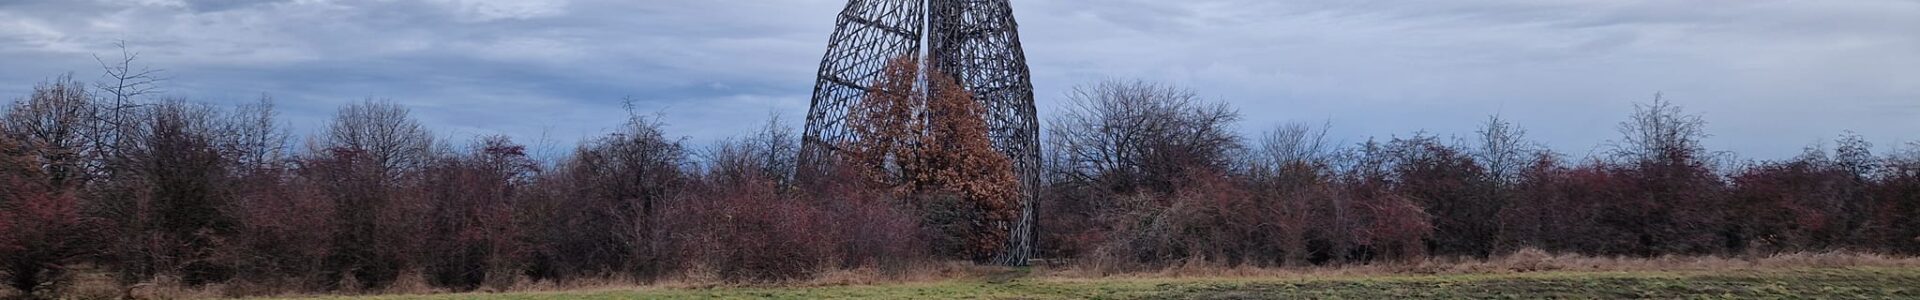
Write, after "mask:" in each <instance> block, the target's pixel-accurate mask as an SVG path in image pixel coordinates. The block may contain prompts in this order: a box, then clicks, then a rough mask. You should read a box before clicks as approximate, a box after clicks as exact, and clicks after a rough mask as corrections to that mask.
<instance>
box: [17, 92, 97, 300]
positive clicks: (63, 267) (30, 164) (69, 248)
mask: <svg viewBox="0 0 1920 300" xmlns="http://www.w3.org/2000/svg"><path fill="white" fill-rule="evenodd" d="M0 128H4V127H0ZM26 153H27V151H23V150H22V149H21V148H20V147H18V146H15V145H14V144H13V143H12V142H11V141H10V139H8V138H5V137H0V228H4V229H6V230H0V279H4V282H5V285H6V286H7V287H9V288H13V289H16V290H19V291H22V292H26V293H28V294H33V293H41V292H45V291H47V290H58V289H59V288H60V285H61V284H63V283H64V282H65V280H66V279H67V278H66V272H67V268H68V267H69V266H71V265H72V264H74V263H78V262H80V261H79V260H80V259H83V258H85V257H86V256H87V255H90V254H93V253H95V252H96V251H97V250H96V249H98V248H96V247H97V245H95V244H92V243H90V242H92V241H93V239H95V238H96V236H95V234H97V232H98V231H97V228H96V225H98V224H97V222H95V221H93V220H92V219H90V218H87V217H85V216H82V215H81V214H80V210H79V207H78V203H77V199H75V198H74V197H73V196H72V195H71V194H70V193H68V192H66V191H63V190H61V189H57V188H54V187H53V186H52V184H50V183H49V182H48V178H46V177H45V176H44V175H42V174H43V173H41V172H40V170H39V169H38V168H36V167H35V165H34V160H33V159H32V157H31V156H29V155H27V154H26Z"/></svg>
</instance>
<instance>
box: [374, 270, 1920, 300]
mask: <svg viewBox="0 0 1920 300" xmlns="http://www.w3.org/2000/svg"><path fill="white" fill-rule="evenodd" d="M634 298H641V299H654V298H658V299H765V298H773V299H820V298H855V299H1249V298H1254V299H1260V298H1314V299H1401V298H1474V299H1489V298H1491V299H1539V298H1560V299H1585V298H1607V299H1613V298H1660V299H1669V298H1683V299H1699V298H1709V299H1719V298H1737V299H1755V298H1760V299H1766V298H1793V299H1800V298H1812V299H1861V298H1865V299H1888V298H1913V299H1920V269H1915V268H1881V267H1857V268H1821V269H1788V270H1766V271H1740V272H1699V271H1693V272H1686V271H1681V272H1563V271H1562V272H1540V273H1514V274H1462V275H1385V276H1333V277H1325V278H1260V277H1234V278H1108V279H1076V278H1029V277H1013V278H1005V277H995V276H989V277H987V278H978V279H968V280H950V281H942V282H929V283H908V284H893V285H876V286H832V287H787V288H754V287H728V288H702V289H662V288H639V289H620V290H601V291H579V292H542V293H513V294H446V295H431V296H383V297H374V298H367V299H634ZM337 299H345V298H337Z"/></svg>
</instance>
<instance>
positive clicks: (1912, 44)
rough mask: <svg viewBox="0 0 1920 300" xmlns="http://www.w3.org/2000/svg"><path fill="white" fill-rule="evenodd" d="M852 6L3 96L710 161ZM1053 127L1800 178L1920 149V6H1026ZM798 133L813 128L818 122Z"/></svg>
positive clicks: (216, 55) (508, 10) (262, 8)
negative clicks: (1119, 111)
mask: <svg viewBox="0 0 1920 300" xmlns="http://www.w3.org/2000/svg"><path fill="white" fill-rule="evenodd" d="M842 4H843V2H842V1H835V0H711V1H614V0H572V1H568V0H539V1H535V0H517V1H516V0H397V1H396V0H335V1H329V0H285V1H231V0H124V1H108V0H79V1H73V0H64V1H43V0H25V1H18V0H16V1H0V62H4V63H0V95H16V96H9V97H17V95H24V93H25V91H26V90H28V89H30V88H31V85H32V83H33V82H36V81H39V80H42V79H44V78H47V77H49V76H53V75H57V74H60V73H63V72H69V71H71V72H75V73H76V76H77V77H82V78H90V77H91V76H94V75H96V74H97V73H98V72H97V66H96V65H95V63H94V62H93V59H92V57H91V54H95V53H100V54H106V53H111V52H112V51H113V50H112V48H111V47H112V46H111V45H112V43H113V42H114V41H116V40H126V41H127V42H128V43H129V44H131V45H132V46H133V47H135V48H136V49H137V50H140V51H142V52H143V55H144V56H145V58H146V61H147V62H148V63H151V64H153V65H155V66H157V67H164V68H166V69H169V70H170V71H171V73H172V74H173V77H174V78H175V80H174V81H172V82H170V83H169V85H170V87H169V89H168V90H169V91H171V94H173V95H174V96H183V97H189V98H192V99H196V100H199V101H207V102H223V103H224V102H239V101H246V100H249V99H251V98H252V97H256V96H258V95H260V94H262V93H268V94H272V95H274V96H276V97H277V98H278V99H280V100H281V103H282V107H283V108H285V109H286V110H287V111H286V113H285V114H284V115H286V116H288V117H289V119H290V121H292V122H294V123H295V124H294V125H295V126H296V127H299V128H302V130H309V129H311V128H318V127H320V126H319V122H321V121H322V120H324V119H325V117H326V116H327V115H328V114H330V113H331V112H332V110H333V108H334V107H335V106H337V105H339V104H342V103H347V102H351V101H357V100H358V99H361V98H366V97H375V98H391V99H393V100H395V101H398V102H401V103H404V104H407V105H410V106H413V107H415V111H416V113H418V114H419V115H420V117H421V118H422V119H423V120H425V121H427V122H429V123H430V124H431V125H433V126H434V127H435V128H436V129H438V130H439V131H441V132H442V133H443V134H447V135H451V136H455V137H465V136H472V135H480V134H494V133H505V134H510V135H515V136H518V137H521V138H522V139H527V140H532V139H536V138H538V137H539V136H541V135H546V136H549V138H551V139H554V140H559V141H570V140H573V139H577V138H580V137H583V136H588V135H593V134H597V133H599V132H600V131H602V130H604V129H607V128H610V127H612V126H615V125H616V124H617V123H618V122H619V119H620V116H621V113H620V112H619V108H620V99H621V98H622V97H623V96H629V95H630V96H633V97H635V98H636V99H639V100H640V102H639V103H638V104H639V106H640V109H641V110H643V111H648V112H653V111H659V112H662V113H663V114H664V115H665V116H666V121H667V122H669V123H670V124H671V125H670V126H671V127H672V128H670V129H671V130H672V131H673V132H675V133H676V134H681V135H686V136H688V137H689V138H690V140H691V141H694V142H696V143H700V142H705V141H711V140H717V139H721V138H725V137H727V136H730V135H734V134H739V133H744V132H747V131H749V130H750V129H752V128H753V127H754V126H757V124H758V123H759V121H760V120H762V119H764V118H765V117H766V116H767V115H768V114H769V113H780V114H783V115H786V116H788V118H787V119H789V120H797V119H798V118H797V117H799V116H800V115H801V114H803V113H804V112H805V110H806V101H807V100H806V97H807V94H808V92H809V91H810V90H811V85H812V74H813V72H814V68H815V65H814V64H815V62H817V61H818V59H819V56H820V54H821V52H822V51H824V50H823V48H824V45H825V41H826V36H827V34H828V33H829V31H830V30H831V29H832V28H831V25H832V22H833V17H834V14H835V13H837V11H838V10H839V8H840V7H841V5H842ZM1015 8H1016V10H1017V13H1018V17H1019V19H1020V21H1021V25H1022V35H1023V37H1024V39H1025V41H1024V42H1025V44H1026V46H1027V47H1028V55H1029V59H1030V60H1031V62H1032V64H1033V70H1034V72H1036V74H1035V75H1036V78H1035V80H1036V81H1035V85H1036V86H1037V87H1038V89H1039V96H1040V100H1041V101H1042V103H1041V106H1042V107H1043V113H1044V112H1048V111H1051V110H1052V107H1053V104H1054V103H1055V102H1057V101H1058V100H1059V99H1060V98H1061V95H1062V94H1064V92H1065V91H1067V90H1068V89H1069V88H1071V87H1072V86H1074V85H1078V84H1083V83H1089V82H1093V81H1098V80H1103V79H1135V78H1138V79H1146V80H1153V81H1163V82H1168V83H1173V84H1178V85H1183V86H1188V87H1191V88H1194V89H1196V90H1198V91H1199V92H1200V93H1201V94H1202V95H1205V96H1207V97H1210V98H1215V99H1221V100H1225V101H1230V102H1233V103H1234V104H1235V105H1237V106H1238V107H1240V108H1241V109H1242V112H1243V113H1244V114H1246V116H1247V120H1246V122H1244V124H1243V127H1244V128H1243V130H1246V131H1249V132H1251V131H1258V130H1262V129H1265V128H1268V127H1270V126H1272V125H1274V124H1277V123H1280V122H1287V121H1310V122H1317V121H1321V120H1332V121H1333V122H1334V124H1335V126H1336V128H1335V129H1336V131H1337V132H1338V133H1340V134H1341V135H1343V136H1350V137H1353V138H1355V139H1357V138H1359V137H1362V136H1369V135H1372V136H1388V135H1393V134H1403V135H1404V134H1407V133H1411V132H1413V131H1416V130H1428V131H1431V132H1435V133H1439V134H1467V133H1471V132H1472V130H1473V126H1474V125H1475V124H1476V123H1477V122H1478V121H1480V120H1482V119H1483V118H1484V117H1485V116H1486V115H1488V114H1493V113H1500V114H1503V115H1505V116H1507V117H1508V118H1510V119H1513V120H1515V121H1517V122H1519V123H1521V124H1522V125H1523V126H1526V127H1528V128H1529V129H1531V131H1532V133H1533V134H1534V135H1535V137H1536V138H1538V139H1540V140H1542V141H1543V142H1546V143H1549V144H1551V145H1554V146H1556V147H1558V149H1559V150H1561V151H1564V152H1570V153H1574V154H1583V153H1586V152H1588V151H1589V150H1590V149H1591V148H1592V147H1594V145H1599V144H1602V143H1603V141H1604V140H1607V139H1610V138H1612V137H1613V136H1614V135H1615V134H1614V132H1612V126H1613V124H1614V123H1615V122H1617V121H1619V120H1620V119H1622V118H1623V117H1624V115H1625V114H1626V113H1627V112H1628V111H1629V110H1630V109H1631V103H1632V102H1636V101H1645V100H1647V99H1649V98H1650V97H1651V95H1652V94H1653V93H1654V92H1665V93H1666V94H1667V95H1668V96H1670V97H1671V99H1674V100H1676V101H1677V102H1678V103H1680V104H1682V105H1685V106H1687V107H1688V109H1689V110H1691V111H1694V112H1700V113H1704V114H1705V115H1706V117H1707V118H1708V120H1709V121H1711V122H1713V123H1711V124H1710V125H1709V126H1710V127H1709V130H1710V131H1711V132H1713V133H1715V134H1716V135H1715V137H1713V139H1712V140H1710V141H1708V142H1709V145H1710V146H1712V147H1715V148H1719V149H1723V150H1733V151H1737V152H1740V153H1743V154H1748V155H1750V156H1755V157H1783V156H1787V155H1791V154H1793V153H1794V152H1797V151H1798V149H1799V148H1800V147H1801V146H1804V145H1807V144H1811V143H1813V142H1815V141H1819V140H1822V139H1826V138H1830V137H1831V136H1833V135H1834V134H1837V133H1839V132H1841V131H1842V130H1846V129H1853V130H1857V131H1859V132H1861V133H1862V134H1865V135H1867V136H1868V137H1869V138H1871V139H1875V140H1880V141H1883V143H1882V144H1887V145H1891V144H1895V141H1902V140H1911V139H1915V138H1916V137H1915V136H1912V132H1913V129H1915V128H1920V118H1916V116H1920V76H1916V75H1920V74H1915V73H1916V72H1920V56H1917V55H1915V53H1920V35H1915V34H1913V28H1920V3H1917V2H1913V1H1902V0H1860V1H1820V2H1810V1H1598V0H1594V1H1546V2H1543V1H1517V0H1466V1H1336V0H1314V1H1266V0H1195V1H1148V0H1112V1H1064V0H1060V1H1040V0H1033V1H1015ZM796 125H797V124H796Z"/></svg>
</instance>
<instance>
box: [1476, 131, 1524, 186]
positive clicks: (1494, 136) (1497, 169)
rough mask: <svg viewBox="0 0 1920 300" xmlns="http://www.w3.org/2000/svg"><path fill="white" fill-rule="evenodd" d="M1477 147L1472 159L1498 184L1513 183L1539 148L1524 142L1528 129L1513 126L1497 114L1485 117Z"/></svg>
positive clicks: (1479, 132)
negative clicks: (1484, 168) (1483, 166)
mask: <svg viewBox="0 0 1920 300" xmlns="http://www.w3.org/2000/svg"><path fill="white" fill-rule="evenodd" d="M1476 133H1478V134H1479V135H1478V137H1479V138H1480V139H1479V141H1478V142H1479V145H1478V146H1479V147H1478V149H1474V150H1477V151H1475V152H1474V153H1473V157H1474V159H1476V160H1479V161H1480V163H1481V164H1482V165H1485V166H1486V169H1487V174H1488V175H1489V176H1491V177H1493V179H1494V180H1498V181H1499V182H1501V183H1512V182H1514V181H1515V180H1518V179H1519V173H1520V170H1521V169H1522V168H1525V167H1526V164H1527V163H1528V162H1530V161H1531V158H1532V157H1533V156H1534V152H1536V151H1538V147H1537V146H1534V145H1533V144H1532V143H1529V142H1527V140H1526V137H1527V130H1526V129H1522V128H1520V127H1519V126H1514V125H1513V123H1512V122H1507V120H1505V119H1501V118H1500V116H1499V115H1493V116H1490V117H1487V122H1486V123H1485V124H1484V125H1481V127H1480V130H1479V131H1477V132H1476Z"/></svg>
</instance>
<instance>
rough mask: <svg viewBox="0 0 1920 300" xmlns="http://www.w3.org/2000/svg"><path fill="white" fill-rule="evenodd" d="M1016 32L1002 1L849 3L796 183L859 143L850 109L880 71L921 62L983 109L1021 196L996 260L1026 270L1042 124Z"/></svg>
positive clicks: (825, 67) (826, 65)
mask: <svg viewBox="0 0 1920 300" xmlns="http://www.w3.org/2000/svg"><path fill="white" fill-rule="evenodd" d="M1018 28H1019V26H1018V25H1017V24H1016V23H1014V20H1013V8H1012V5H1011V4H1009V3H1008V0H849V1H848V2H847V6H846V9H844V10H843V11H841V13H840V16H839V21H838V22H837V23H836V24H835V29H834V32H833V37H832V39H831V40H829V41H828V44H827V54H826V56H825V57H824V58H822V59H821V61H820V73H819V80H818V81H817V82H815V84H814V88H813V104H812V107H811V108H810V110H809V111H808V112H807V128H806V135H805V136H804V138H803V143H802V147H801V153H800V168H801V170H799V173H800V174H797V175H799V176H801V177H803V180H804V179H805V178H804V177H808V176H818V175H821V174H825V173H824V171H825V169H824V168H827V167H828V165H829V164H830V163H831V160H832V159H833V154H834V152H835V151H837V148H836V147H837V146H838V145H846V144H848V143H850V142H853V141H856V140H858V139H859V138H860V137H858V136H855V134H854V133H853V131H852V130H849V128H847V126H846V120H847V116H848V112H849V110H850V109H849V108H850V107H856V106H857V105H858V103H859V102H860V101H862V100H863V99H864V98H866V95H867V87H868V85H869V84H871V83H873V82H875V80H877V79H879V77H880V76H881V75H880V72H881V69H882V68H884V67H886V65H887V63H888V62H890V61H892V60H893V59H896V58H900V57H920V58H925V59H927V60H928V62H932V64H931V65H932V66H933V67H935V68H936V69H938V70H940V71H941V72H942V73H944V74H947V75H949V76H954V77H955V78H954V79H956V82H959V83H960V84H961V85H962V86H963V87H964V88H966V89H967V91H969V92H972V93H973V95H974V99H975V100H976V101H980V104H981V106H982V107H985V108H986V111H985V114H984V115H985V117H986V121H987V128H988V129H987V130H988V131H989V132H988V133H987V136H988V137H989V138H991V139H992V140H993V145H994V148H995V149H997V150H999V151H1000V152H1001V153H1003V154H1006V155H1007V157H1008V158H1010V159H1011V160H1012V162H1013V167H1014V172H1015V173H1016V176H1018V178H1019V179H1020V183H1021V185H1022V191H1024V196H1022V197H1021V198H1020V203H1019V207H1020V213H1019V217H1018V219H1016V220H1015V221H1014V222H1013V224H1012V225H1011V226H1012V228H1010V229H1011V232H1010V234H1009V237H1010V238H1009V240H1008V245H1007V246H1008V247H1007V249H1008V250H1007V252H1006V253H1003V254H1002V255H1000V257H998V258H996V260H998V261H999V262H1000V263H1002V264H1009V265H1021V264H1025V263H1026V261H1027V259H1028V258H1030V257H1031V256H1032V255H1033V248H1034V246H1033V241H1034V233H1033V231H1034V205H1035V203H1036V202H1037V201H1036V200H1037V199H1038V193H1037V192H1035V191H1036V189H1037V188H1038V187H1039V186H1040V172H1041V168H1040V167H1041V166H1040V142H1039V128H1040V126H1039V123H1040V122H1039V120H1038V119H1037V117H1036V116H1035V115H1034V113H1035V111H1034V104H1033V83H1032V76H1031V75H1030V74H1029V72H1028V71H1027V61H1026V54H1025V53H1024V52H1022V51H1021V49H1020V34H1019V30H1018ZM923 41H924V43H925V44H926V45H927V46H928V47H927V49H925V52H924V53H923V52H922V50H923V49H921V45H922V42H923ZM829 180H830V179H829Z"/></svg>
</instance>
